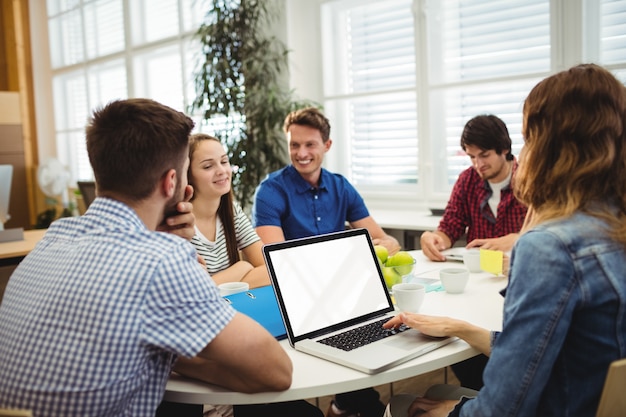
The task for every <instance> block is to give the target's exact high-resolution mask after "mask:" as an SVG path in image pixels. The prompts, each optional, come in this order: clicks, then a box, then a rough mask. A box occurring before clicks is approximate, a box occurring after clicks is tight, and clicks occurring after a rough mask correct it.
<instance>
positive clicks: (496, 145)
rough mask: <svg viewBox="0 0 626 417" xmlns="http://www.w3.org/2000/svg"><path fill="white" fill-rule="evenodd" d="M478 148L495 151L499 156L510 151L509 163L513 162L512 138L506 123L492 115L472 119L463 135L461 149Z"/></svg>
mask: <svg viewBox="0 0 626 417" xmlns="http://www.w3.org/2000/svg"><path fill="white" fill-rule="evenodd" d="M467 145H471V146H476V147H478V148H480V149H482V150H483V151H487V150H490V149H494V150H495V151H496V153H497V154H498V155H502V153H503V152H504V151H508V153H507V155H506V160H507V161H512V160H513V152H512V151H511V137H510V136H509V130H508V129H507V127H506V125H505V124H504V122H503V121H502V120H501V119H500V118H499V117H497V116H494V115H492V114H483V115H480V116H476V117H474V118H472V119H470V120H469V121H468V122H467V123H466V124H465V127H464V128H463V133H462V134H461V148H463V150H465V147H466V146H467Z"/></svg>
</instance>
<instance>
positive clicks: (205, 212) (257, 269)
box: [187, 133, 270, 288]
mask: <svg viewBox="0 0 626 417" xmlns="http://www.w3.org/2000/svg"><path fill="white" fill-rule="evenodd" d="M187 176H188V181H189V184H191V185H192V186H193V189H194V195H193V198H192V200H191V201H192V202H193V213H194V215H195V216H196V234H195V236H194V237H193V238H192V240H191V243H192V244H193V245H194V246H195V247H196V251H197V252H198V254H199V255H200V256H201V257H202V258H203V259H204V262H205V263H206V267H207V271H208V272H209V273H210V274H211V278H213V280H214V281H215V283H216V284H221V283H224V282H233V281H244V282H247V283H249V284H250V288H255V287H261V286H264V285H269V284H270V281H269V275H268V273H267V268H266V267H265V263H264V261H263V253H262V246H263V243H262V242H261V239H260V238H259V236H258V235H257V234H256V232H255V231H254V229H253V228H252V225H251V224H250V220H249V219H248V217H247V216H246V214H245V213H244V212H243V210H242V209H241V207H240V206H239V204H236V203H235V202H234V201H233V193H232V190H231V180H232V167H231V165H230V162H229V160H228V154H227V153H226V150H225V149H224V146H223V145H222V144H221V143H220V141H219V139H217V138H214V137H213V136H209V135H206V134H204V133H195V134H193V135H191V137H190V141H189V170H188V175H187ZM240 253H241V254H242V255H243V259H242V257H241V256H240Z"/></svg>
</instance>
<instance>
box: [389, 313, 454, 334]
mask: <svg viewBox="0 0 626 417" xmlns="http://www.w3.org/2000/svg"><path fill="white" fill-rule="evenodd" d="M460 323H464V322H461V321H460V320H455V319H451V318H449V317H436V316H426V315H424V314H415V313H400V314H398V315H397V316H395V317H394V318H392V319H391V320H389V321H388V322H386V323H385V324H384V325H383V327H384V328H385V329H390V328H395V327H398V326H400V325H401V324H405V325H407V326H409V327H411V328H413V329H415V330H419V331H420V332H422V333H424V334H425V335H427V336H433V337H448V336H456V334H455V332H454V331H455V329H456V328H458V327H459V325H460Z"/></svg>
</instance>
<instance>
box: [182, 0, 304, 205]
mask: <svg viewBox="0 0 626 417" xmlns="http://www.w3.org/2000/svg"><path fill="white" fill-rule="evenodd" d="M205 3H206V4H207V8H208V11H207V12H206V15H205V17H204V20H203V23H202V24H201V26H200V28H199V29H198V31H197V33H196V38H197V39H198V40H199V42H200V44H201V49H202V50H201V57H200V59H199V61H198V66H197V68H196V71H195V73H194V78H195V91H196V98H195V100H194V101H193V103H192V111H200V112H202V114H203V121H204V122H205V123H210V124H212V125H213V127H214V134H215V135H216V136H217V137H219V138H220V140H221V141H222V143H224V144H225V145H226V146H227V147H228V150H229V157H230V162H231V164H232V165H233V166H234V167H235V170H234V172H233V191H234V193H235V197H236V199H237V200H238V201H239V203H240V204H241V206H242V208H244V210H245V209H246V208H247V207H249V206H250V203H251V202H252V198H253V196H254V191H255V189H256V187H257V185H258V184H259V183H260V182H261V180H262V179H263V178H264V177H265V176H266V175H267V174H268V173H269V172H272V171H274V170H276V169H279V168H282V167H283V166H285V165H286V164H287V162H288V154H287V147H286V141H285V137H284V133H283V132H282V122H283V120H284V118H285V116H286V115H287V114H288V113H289V112H290V111H292V110H294V109H296V108H299V107H302V106H305V105H310V103H308V102H303V101H296V100H294V99H293V92H292V91H291V90H289V89H288V88H286V86H285V85H286V84H287V82H286V72H287V55H288V50H287V47H286V45H285V44H284V43H283V42H282V41H280V40H279V39H277V38H276V37H275V36H273V35H272V34H271V33H269V29H270V27H271V25H272V23H273V22H275V20H276V18H277V16H278V14H277V12H278V8H277V6H278V3H277V2H276V1H268V0H206V1H205Z"/></svg>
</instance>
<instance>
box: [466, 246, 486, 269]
mask: <svg viewBox="0 0 626 417" xmlns="http://www.w3.org/2000/svg"><path fill="white" fill-rule="evenodd" d="M463 264H464V265H465V267H466V268H467V269H469V271H470V272H480V271H482V269H480V249H468V250H467V252H465V253H464V254H463Z"/></svg>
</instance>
